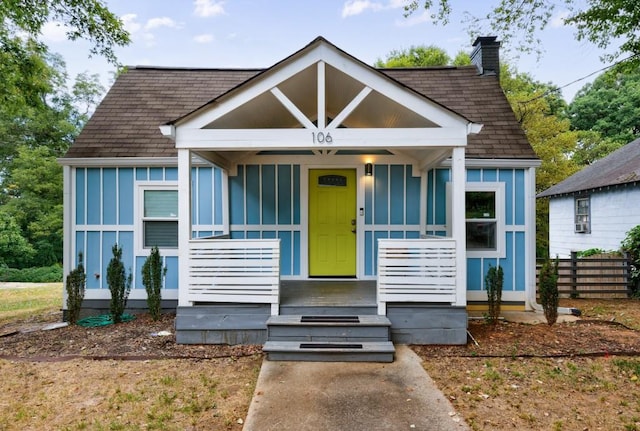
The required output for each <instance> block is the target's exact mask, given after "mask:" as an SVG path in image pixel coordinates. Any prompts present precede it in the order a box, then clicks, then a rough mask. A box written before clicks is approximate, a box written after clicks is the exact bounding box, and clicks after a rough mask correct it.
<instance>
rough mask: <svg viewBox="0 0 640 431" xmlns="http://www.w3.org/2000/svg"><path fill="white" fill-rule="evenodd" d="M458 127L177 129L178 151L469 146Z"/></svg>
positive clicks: (462, 130) (463, 131)
mask: <svg viewBox="0 0 640 431" xmlns="http://www.w3.org/2000/svg"><path fill="white" fill-rule="evenodd" d="M314 133H316V134H320V133H324V134H325V135H327V134H328V133H330V134H331V138H332V142H331V143H328V142H322V143H315V144H314V142H313V134H314ZM466 145H467V135H466V133H465V130H464V129H463V128H459V127H425V128H396V129H384V128H359V129H317V130H316V129H313V130H309V129H189V128H186V127H181V128H178V130H177V133H176V148H178V149H180V148H189V149H194V150H218V151H220V150H231V151H251V150H268V149H278V150H282V149H334V148H335V149H343V148H344V149H349V148H355V149H358V148H384V149H387V148H391V147H398V148H421V149H423V148H424V147H427V148H429V147H436V148H439V147H455V146H466Z"/></svg>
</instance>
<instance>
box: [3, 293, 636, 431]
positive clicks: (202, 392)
mask: <svg viewBox="0 0 640 431" xmlns="http://www.w3.org/2000/svg"><path fill="white" fill-rule="evenodd" d="M562 305H565V306H572V307H576V308H579V309H581V310H582V311H583V313H584V318H583V319H582V320H581V321H579V322H577V323H571V324H557V325H554V326H552V327H549V326H548V325H545V324H540V325H524V324H517V323H510V322H502V323H499V324H498V325H496V326H495V327H493V326H490V325H487V324H485V323H484V322H483V321H481V320H480V321H472V322H470V326H469V331H470V333H471V334H472V335H473V338H474V339H475V340H476V341H477V342H478V345H475V344H474V343H473V342H470V343H469V344H468V345H466V346H456V347H451V346H449V347H447V346H413V348H414V350H415V351H416V352H417V353H418V354H419V355H420V356H421V357H422V358H423V359H424V366H425V369H426V370H427V371H428V372H429V374H430V375H431V377H432V378H433V379H434V380H435V381H436V382H437V383H438V385H439V386H440V388H441V389H442V390H443V392H444V393H445V395H447V396H448V397H449V398H450V400H451V401H452V403H453V404H454V406H455V408H456V409H457V410H458V411H459V412H460V414H462V415H463V416H464V417H465V419H466V420H467V422H468V423H469V425H470V426H471V427H472V428H473V429H477V430H498V431H500V430H507V429H508V430H513V429H525V430H581V431H582V430H626V431H630V430H640V383H639V378H640V302H639V301H637V300H609V301H607V300H580V299H576V300H564V302H563V304H562ZM59 320H60V315H59V313H56V312H49V313H47V314H45V315H39V316H37V317H32V318H29V319H23V320H19V321H15V320H14V321H12V322H11V323H8V324H5V325H2V326H0V335H2V334H4V335H5V336H2V337H0V375H2V380H3V381H2V383H0V430H5V429H6V430H14V429H15V430H18V429H20V430H24V429H33V430H41V429H51V430H53V429H55V430H59V429H68V430H76V429H77V430H80V429H91V430H94V429H96V430H101V429H104V430H118V429H122V430H125V429H126V430H136V429H166V430H170V429H180V430H201V429H228V430H229V429H230V430H233V429H241V428H242V425H241V424H240V423H239V422H240V420H241V419H243V418H244V417H245V415H246V412H247V409H248V406H249V402H250V399H251V394H252V392H253V388H254V386H255V381H256V379H257V375H258V371H259V367H260V363H261V360H262V355H261V353H260V346H244V347H229V346H185V345H177V344H176V343H175V339H174V336H173V316H171V315H167V316H163V318H162V319H161V320H160V321H159V322H153V321H151V320H150V319H149V317H148V316H146V315H143V316H138V318H137V319H136V320H134V321H132V322H128V323H122V324H119V325H113V326H106V327H102V328H80V327H67V328H61V329H56V330H51V331H41V330H37V331H33V332H21V331H24V330H25V329H27V330H28V329H30V328H32V327H34V326H37V327H41V326H42V323H43V322H46V321H59ZM161 331H168V332H170V333H171V334H172V335H169V336H158V335H157V334H158V333H159V332H161ZM9 334H12V335H9ZM124 359H130V360H124Z"/></svg>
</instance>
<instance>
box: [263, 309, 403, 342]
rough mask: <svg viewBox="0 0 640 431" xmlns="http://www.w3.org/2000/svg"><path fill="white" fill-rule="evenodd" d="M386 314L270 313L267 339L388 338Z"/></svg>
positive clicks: (360, 339) (369, 339) (341, 339)
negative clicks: (316, 314)
mask: <svg viewBox="0 0 640 431" xmlns="http://www.w3.org/2000/svg"><path fill="white" fill-rule="evenodd" d="M390 336H391V322H390V321H389V319H387V317H386V316H369V315H366V316H328V315H321V316H271V317H270V318H269V319H268V320H267V340H268V341H299V342H303V341H304V342H306V341H319V342H320V341H321V342H339V341H341V342H351V341H353V342H362V341H389V340H390Z"/></svg>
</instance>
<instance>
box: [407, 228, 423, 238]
mask: <svg viewBox="0 0 640 431" xmlns="http://www.w3.org/2000/svg"><path fill="white" fill-rule="evenodd" d="M405 234H406V238H407V239H420V231H417V230H408V231H407V232H405Z"/></svg>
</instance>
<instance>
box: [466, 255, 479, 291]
mask: <svg viewBox="0 0 640 431" xmlns="http://www.w3.org/2000/svg"><path fill="white" fill-rule="evenodd" d="M467 290H482V259H478V258H469V259H467Z"/></svg>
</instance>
